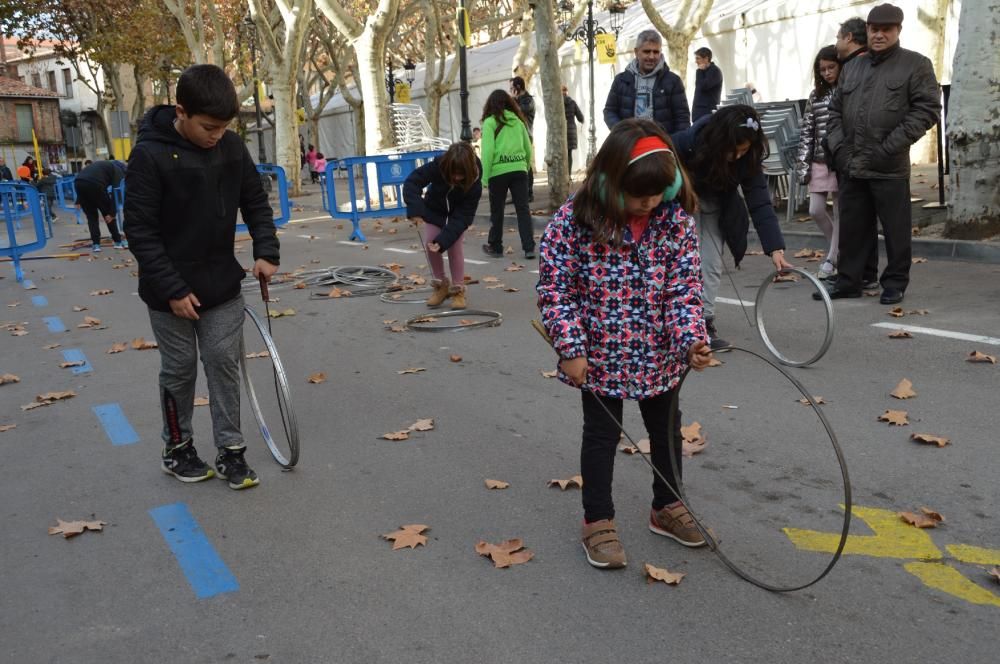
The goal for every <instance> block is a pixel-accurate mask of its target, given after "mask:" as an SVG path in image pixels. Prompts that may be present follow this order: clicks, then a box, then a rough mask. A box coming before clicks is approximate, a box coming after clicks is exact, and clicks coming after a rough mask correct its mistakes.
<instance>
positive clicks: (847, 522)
mask: <svg viewBox="0 0 1000 664" xmlns="http://www.w3.org/2000/svg"><path fill="white" fill-rule="evenodd" d="M727 350H729V351H731V352H741V353H746V354H747V355H752V356H754V357H756V358H758V359H760V360H763V361H764V362H766V363H767V364H769V365H771V366H772V367H774V368H775V369H776V370H777V371H778V373H780V374H781V375H782V376H784V377H785V378H787V379H788V381H789V382H790V383H791V384H792V385H794V386H795V388H796V389H797V390H798V391H799V392H800V393H801V394H802V396H803V397H805V398H806V400H807V401H808V402H809V405H810V406H811V407H812V409H813V412H814V413H816V416H817V417H818V418H819V421H820V422H821V423H822V424H823V428H824V429H825V430H826V434H827V436H829V437H830V444H831V445H833V452H834V454H835V455H836V457H837V463H838V464H840V475H841V478H842V479H843V482H844V523H843V527H842V528H841V531H840V542H839V543H838V544H837V550H836V551H835V552H834V554H833V557H832V558H830V562H829V563H827V565H826V567H825V568H824V569H823V571H822V572H821V573H820V574H819V576H817V577H816V578H814V579H812V580H810V581H808V582H806V583H802V584H800V585H791V586H778V585H774V584H771V583H767V582H766V581H761V580H760V579H758V578H756V577H754V576H753V575H751V574H750V573H749V572H747V571H745V570H744V569H743V568H741V567H740V566H739V565H737V564H736V563H734V562H733V561H732V560H730V559H729V558H728V557H727V556H726V554H724V553H723V552H722V550H721V549H720V548H719V541H718V539H717V538H716V537H715V536H714V534H713V533H712V532H711V531H710V530H709V529H708V528H706V527H705V526H703V525H702V523H701V521H700V520H699V519H698V517H697V516H696V515H695V512H694V510H693V509H691V502H690V501H689V500H688V498H687V495H686V494H685V492H684V482H683V480H682V479H681V473H680V468H679V467H678V463H677V458H679V457H680V449H679V448H680V446H681V445H682V442H681V441H680V440H677V436H676V433H675V431H676V429H677V428H678V426H679V424H680V423H679V422H678V421H677V412H678V409H679V396H680V393H681V388H682V387H683V386H684V381H685V380H686V379H687V377H688V374H689V373H691V370H690V369H688V370H687V371H685V372H684V374H683V375H682V376H681V379H680V381H679V382H678V383H677V386H676V387H675V388H674V398H673V399H672V400H671V402H670V413H669V415H668V420H667V441H668V444H669V447H670V454H669V455H668V456H669V457H670V466H671V468H672V470H673V473H674V477H675V478H677V487H676V489H677V490H676V493H677V494H678V497H679V498H680V499H681V500H682V501H683V503H684V505H685V506H686V507H687V508H688V511H689V512H690V513H691V517H692V519H693V520H694V523H695V525H696V526H697V527H698V530H699V531H700V532H701V535H702V537H704V538H705V541H706V542H707V543H708V546H709V548H710V549H712V551H714V552H715V555H717V556H718V557H719V560H721V561H722V563H723V564H724V565H725V566H726V567H728V568H729V569H730V570H732V571H733V572H734V573H735V574H736V575H737V576H739V577H740V578H742V579H744V580H745V581H749V582H750V583H752V584H753V585H755V586H757V587H758V588H763V589H764V590H770V591H771V592H776V593H787V592H794V591H796V590H803V589H805V588H808V587H809V586H811V585H814V584H816V583H819V582H820V580H822V579H823V577H825V576H826V575H827V574H829V573H830V571H831V570H833V567H834V565H836V564H837V561H838V560H840V555H841V554H842V553H843V551H844V547H845V546H846V545H847V536H848V534H849V533H850V529H851V479H850V477H849V476H848V474H847V461H846V460H845V459H844V452H843V450H841V448H840V443H839V442H838V441H837V434H835V433H834V432H833V427H832V426H831V425H830V421H829V420H827V419H826V415H825V414H824V413H823V411H822V410H821V409H820V407H819V404H817V403H816V399H815V398H814V397H813V395H812V394H810V393H809V391H808V390H807V389H806V388H805V386H804V385H802V383H800V382H799V381H798V380H796V378H795V377H794V376H792V375H791V374H790V373H788V372H787V371H785V369H783V368H782V367H781V366H779V365H777V364H775V363H774V362H772V361H771V360H769V359H767V358H766V357H764V356H763V355H760V354H759V353H755V352H753V351H752V350H747V349H746V348H740V347H739V346H730V347H729V348H728V349H727Z"/></svg>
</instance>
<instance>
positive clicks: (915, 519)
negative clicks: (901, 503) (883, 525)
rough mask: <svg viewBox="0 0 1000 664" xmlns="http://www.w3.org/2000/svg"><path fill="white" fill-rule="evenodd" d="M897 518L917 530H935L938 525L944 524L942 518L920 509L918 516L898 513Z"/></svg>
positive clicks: (930, 511)
mask: <svg viewBox="0 0 1000 664" xmlns="http://www.w3.org/2000/svg"><path fill="white" fill-rule="evenodd" d="M898 514H899V518H901V519H902V520H903V521H905V522H906V523H908V524H910V525H911V526H916V527H917V528H937V527H938V524H939V523H944V517H943V516H941V515H940V514H939V513H937V512H935V511H934V510H932V509H928V508H926V507H921V508H920V514H916V513H914V512H898Z"/></svg>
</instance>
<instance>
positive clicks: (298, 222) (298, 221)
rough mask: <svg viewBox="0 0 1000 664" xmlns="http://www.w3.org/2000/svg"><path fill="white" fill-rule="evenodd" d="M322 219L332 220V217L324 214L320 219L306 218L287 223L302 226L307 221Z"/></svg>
mask: <svg viewBox="0 0 1000 664" xmlns="http://www.w3.org/2000/svg"><path fill="white" fill-rule="evenodd" d="M322 219H326V220H332V219H333V217H331V216H330V215H328V214H324V215H323V216H322V217H306V218H305V219H292V220H290V221H289V222H288V223H290V224H304V223H305V222H307V221H320V220H322Z"/></svg>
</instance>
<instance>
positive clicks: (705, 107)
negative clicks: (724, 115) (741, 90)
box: [691, 62, 722, 122]
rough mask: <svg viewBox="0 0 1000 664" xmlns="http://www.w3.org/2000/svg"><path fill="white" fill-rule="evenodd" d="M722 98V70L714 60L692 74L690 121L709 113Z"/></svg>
mask: <svg viewBox="0 0 1000 664" xmlns="http://www.w3.org/2000/svg"><path fill="white" fill-rule="evenodd" d="M721 99H722V70H721V69H719V67H718V65H716V64H715V63H714V62H710V63H708V67H706V68H704V69H699V70H698V71H696V72H695V74H694V101H692V102H691V121H692V122H693V121H695V120H697V119H698V118H700V117H701V116H703V115H711V114H712V111H714V110H715V108H716V107H717V106H718V105H719V101H720V100H721Z"/></svg>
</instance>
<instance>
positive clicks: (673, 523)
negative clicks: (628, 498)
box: [649, 503, 705, 547]
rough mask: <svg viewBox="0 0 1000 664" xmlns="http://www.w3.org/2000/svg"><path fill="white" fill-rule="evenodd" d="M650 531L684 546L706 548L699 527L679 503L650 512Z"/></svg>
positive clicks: (685, 508)
mask: <svg viewBox="0 0 1000 664" xmlns="http://www.w3.org/2000/svg"><path fill="white" fill-rule="evenodd" d="M649 529H650V530H651V531H653V532H654V533H656V534H657V535H663V536H664V537H670V538H673V539H675V540H677V541H678V542H680V543H681V544H683V545H684V546H690V547H696V546H705V538H704V537H702V536H701V532H699V530H698V527H697V526H696V525H694V519H692V518H691V513H690V512H688V509H687V507H685V506H684V505H683V504H681V503H678V504H676V505H674V506H673V507H671V506H669V505H668V506H666V507H664V508H663V509H660V510H653V509H651V510H650V511H649Z"/></svg>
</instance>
